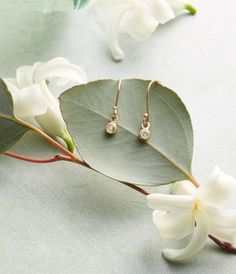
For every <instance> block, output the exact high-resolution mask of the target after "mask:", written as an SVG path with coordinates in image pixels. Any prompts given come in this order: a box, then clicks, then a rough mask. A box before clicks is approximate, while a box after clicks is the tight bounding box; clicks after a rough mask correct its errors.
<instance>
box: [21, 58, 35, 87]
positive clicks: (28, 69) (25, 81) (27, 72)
mask: <svg viewBox="0 0 236 274" xmlns="http://www.w3.org/2000/svg"><path fill="white" fill-rule="evenodd" d="M39 64H40V63H35V64H34V65H33V66H22V67H19V68H18V69H17V70H16V81H17V85H18V87H19V88H25V87H27V86H31V85H33V83H34V80H33V77H34V70H35V68H36V67H37V66H38V65H39Z"/></svg>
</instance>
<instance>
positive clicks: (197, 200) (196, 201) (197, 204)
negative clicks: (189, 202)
mask: <svg viewBox="0 0 236 274" xmlns="http://www.w3.org/2000/svg"><path fill="white" fill-rule="evenodd" d="M199 206H200V201H199V199H196V200H195V202H194V206H193V210H192V211H193V212H194V211H196V210H198V209H199Z"/></svg>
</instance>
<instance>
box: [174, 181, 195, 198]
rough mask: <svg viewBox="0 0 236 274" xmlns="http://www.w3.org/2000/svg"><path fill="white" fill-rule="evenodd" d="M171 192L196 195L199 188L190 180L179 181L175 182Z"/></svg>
mask: <svg viewBox="0 0 236 274" xmlns="http://www.w3.org/2000/svg"><path fill="white" fill-rule="evenodd" d="M171 192H172V193H173V194H175V195H191V196H196V194H197V189H196V187H195V186H194V185H193V184H192V183H191V182H190V181H179V182H176V183H174V184H173V186H172V189H171Z"/></svg>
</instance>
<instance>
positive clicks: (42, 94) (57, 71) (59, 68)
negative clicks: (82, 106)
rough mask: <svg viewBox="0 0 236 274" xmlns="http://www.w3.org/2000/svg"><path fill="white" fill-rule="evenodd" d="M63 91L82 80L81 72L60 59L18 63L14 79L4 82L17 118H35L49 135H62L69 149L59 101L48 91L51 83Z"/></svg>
mask: <svg viewBox="0 0 236 274" xmlns="http://www.w3.org/2000/svg"><path fill="white" fill-rule="evenodd" d="M55 80H56V86H59V87H60V89H61V90H60V91H61V92H62V91H64V90H66V89H68V88H69V87H72V86H75V85H77V84H81V83H85V82H86V74H85V73H84V71H83V70H82V69H81V68H80V67H78V66H76V65H73V64H71V63H70V62H69V61H68V60H66V59H64V58H54V59H52V60H50V61H49V62H46V63H40V62H39V63H35V64H34V65H33V66H22V67H19V68H18V69H17V70H16V79H10V78H5V79H4V81H5V83H6V85H7V87H8V89H9V91H10V92H11V94H12V98H13V107H14V115H15V117H17V118H20V119H26V118H35V119H36V121H37V122H38V124H39V125H40V126H41V127H42V128H43V129H44V130H45V132H47V133H48V134H49V135H52V136H58V137H60V138H62V139H63V140H64V141H65V142H66V143H67V146H68V148H69V149H70V150H73V148H74V145H73V142H72V139H71V137H70V135H69V133H68V131H67V128H66V124H65V122H64V120H63V118H62V114H61V111H60V107H59V101H58V99H57V98H56V97H54V95H53V94H52V93H51V91H50V90H49V86H48V85H49V83H50V82H53V81H54V82H55Z"/></svg>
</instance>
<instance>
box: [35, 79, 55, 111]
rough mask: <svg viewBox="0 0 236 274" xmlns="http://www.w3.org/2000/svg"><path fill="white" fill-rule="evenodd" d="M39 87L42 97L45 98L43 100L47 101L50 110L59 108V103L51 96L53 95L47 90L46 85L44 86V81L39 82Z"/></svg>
mask: <svg viewBox="0 0 236 274" xmlns="http://www.w3.org/2000/svg"><path fill="white" fill-rule="evenodd" d="M39 85H40V87H41V90H42V93H43V96H44V98H45V100H46V101H47V104H48V105H50V106H51V107H52V108H53V107H55V108H56V107H58V106H59V101H58V99H57V98H56V97H54V96H53V94H52V93H51V91H50V90H49V88H48V85H47V84H46V81H45V80H41V81H40V82H39Z"/></svg>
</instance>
